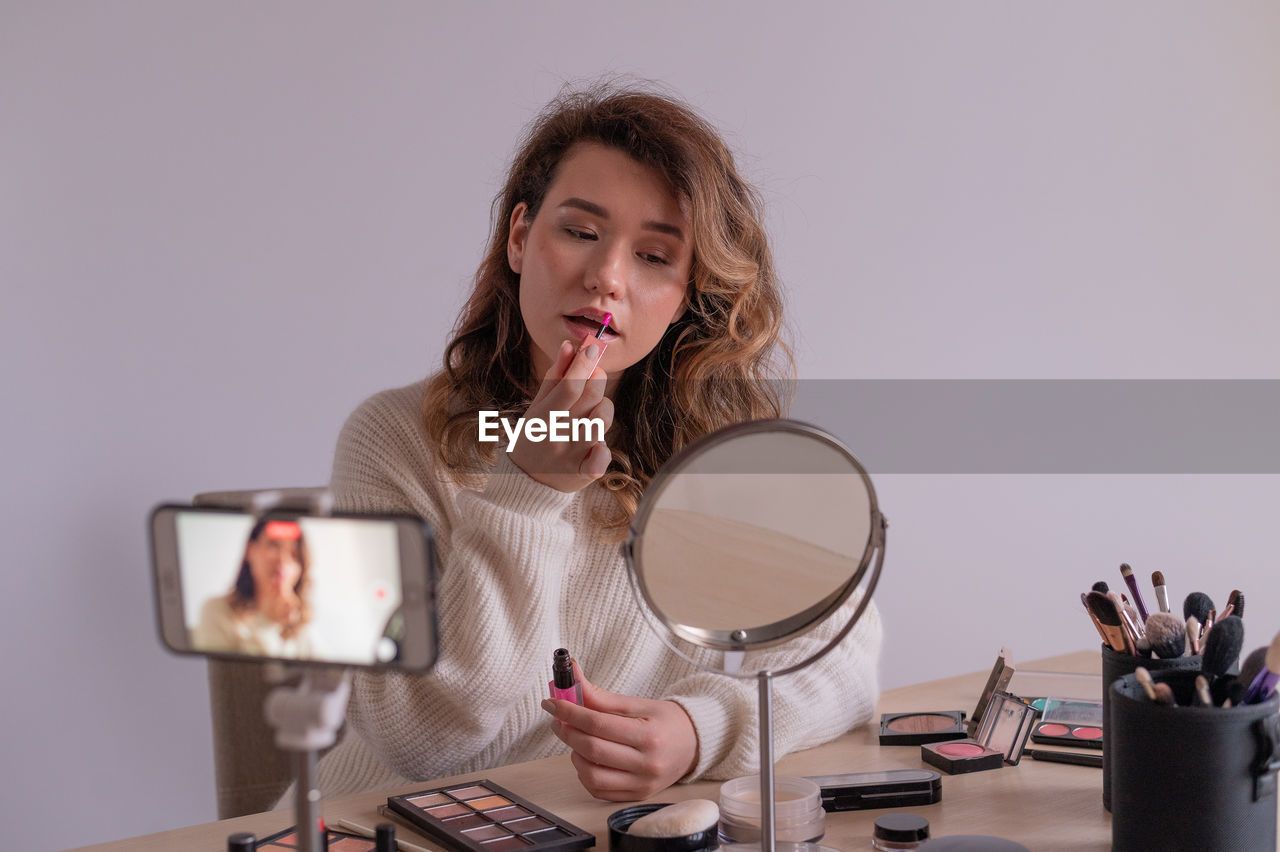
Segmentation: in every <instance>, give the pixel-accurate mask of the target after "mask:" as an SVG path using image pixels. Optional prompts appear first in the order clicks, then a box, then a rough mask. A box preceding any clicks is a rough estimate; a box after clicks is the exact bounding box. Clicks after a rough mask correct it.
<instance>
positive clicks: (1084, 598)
mask: <svg viewBox="0 0 1280 852" xmlns="http://www.w3.org/2000/svg"><path fill="white" fill-rule="evenodd" d="M1080 603H1082V604H1084V611H1085V612H1087V613H1089V620H1090V621H1092V622H1093V626H1094V627H1095V628H1097V630H1098V635H1099V636H1101V637H1102V643H1103V644H1104V645H1106V646H1107V647H1108V648H1110V647H1111V637H1109V636H1108V635H1107V630H1106V628H1105V627H1103V626H1102V623H1101V622H1100V621H1098V616H1096V615H1094V614H1093V610H1091V609H1089V593H1088V592H1081V593H1080ZM1111 650H1113V651H1114V650H1116V649H1115V648H1112V649H1111ZM1264 650H1265V649H1264ZM1259 665H1261V664H1259Z"/></svg>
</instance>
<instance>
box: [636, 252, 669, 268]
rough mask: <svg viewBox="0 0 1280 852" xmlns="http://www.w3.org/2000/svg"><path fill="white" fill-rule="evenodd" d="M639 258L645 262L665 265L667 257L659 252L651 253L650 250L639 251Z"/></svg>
mask: <svg viewBox="0 0 1280 852" xmlns="http://www.w3.org/2000/svg"><path fill="white" fill-rule="evenodd" d="M640 259H641V260H643V261H644V262H645V263H651V264H653V265H654V266H666V265H667V262H668V261H667V259H666V258H665V257H663V256H662V255H660V254H652V253H650V252H641V253H640Z"/></svg>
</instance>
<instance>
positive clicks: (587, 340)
mask: <svg viewBox="0 0 1280 852" xmlns="http://www.w3.org/2000/svg"><path fill="white" fill-rule="evenodd" d="M611 322H613V314H605V315H604V319H602V320H601V321H600V330H599V331H597V332H596V333H595V334H594V335H592V334H588V335H587V336H586V337H584V338H582V344H581V345H580V346H579V347H578V351H579V352H581V351H582V350H583V349H586V348H587V347H588V346H590V345H591V344H593V343H595V342H597V341H598V340H600V338H602V337H604V333H605V332H606V331H607V330H608V329H609V323H611Z"/></svg>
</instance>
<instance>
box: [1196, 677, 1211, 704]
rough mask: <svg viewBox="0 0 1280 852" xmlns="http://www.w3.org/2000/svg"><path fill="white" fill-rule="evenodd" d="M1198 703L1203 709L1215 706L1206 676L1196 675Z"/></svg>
mask: <svg viewBox="0 0 1280 852" xmlns="http://www.w3.org/2000/svg"><path fill="white" fill-rule="evenodd" d="M1196 701H1198V702H1199V703H1200V706H1201V707H1212V706H1213V696H1211V695H1210V694H1209V681H1207V680H1205V677H1204V675H1196Z"/></svg>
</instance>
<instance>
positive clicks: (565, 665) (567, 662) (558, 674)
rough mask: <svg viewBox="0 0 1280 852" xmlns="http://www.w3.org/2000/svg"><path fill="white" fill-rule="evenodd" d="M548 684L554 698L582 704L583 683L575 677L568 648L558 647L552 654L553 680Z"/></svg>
mask: <svg viewBox="0 0 1280 852" xmlns="http://www.w3.org/2000/svg"><path fill="white" fill-rule="evenodd" d="M547 686H548V688H550V690H551V697H552V698H562V699H564V700H565V701H572V702H573V703H574V704H577V705H578V706H579V707H581V706H582V684H580V683H578V682H577V681H576V680H575V679H574V677H573V661H572V659H571V658H570V657H569V649H568V648H556V650H555V653H554V654H552V655H551V682H550V683H548V684H547Z"/></svg>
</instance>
